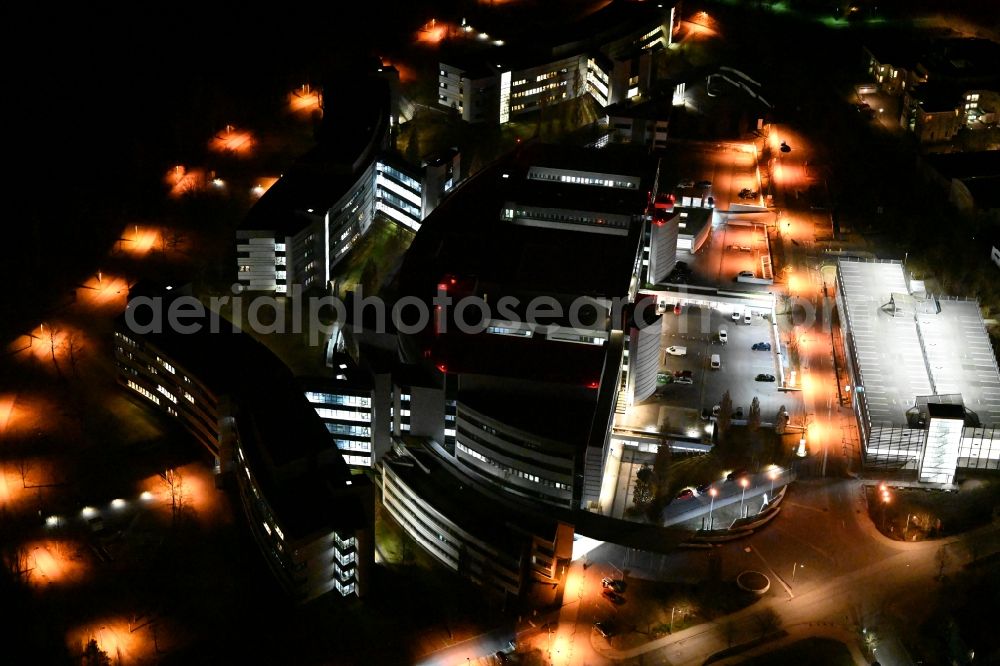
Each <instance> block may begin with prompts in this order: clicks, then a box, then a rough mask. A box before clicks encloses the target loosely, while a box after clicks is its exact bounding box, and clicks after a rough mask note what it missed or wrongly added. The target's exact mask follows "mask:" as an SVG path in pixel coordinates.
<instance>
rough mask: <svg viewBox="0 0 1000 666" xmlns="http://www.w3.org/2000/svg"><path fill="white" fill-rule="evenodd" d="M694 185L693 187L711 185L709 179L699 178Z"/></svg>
mask: <svg viewBox="0 0 1000 666" xmlns="http://www.w3.org/2000/svg"><path fill="white" fill-rule="evenodd" d="M694 185H695V187H712V181H710V180H699V181H698V182H697V183H695V184H694Z"/></svg>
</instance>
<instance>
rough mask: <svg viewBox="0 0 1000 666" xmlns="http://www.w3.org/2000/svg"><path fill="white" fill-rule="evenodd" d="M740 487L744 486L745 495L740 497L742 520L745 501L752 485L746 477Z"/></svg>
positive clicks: (741, 481) (741, 480)
mask: <svg viewBox="0 0 1000 666" xmlns="http://www.w3.org/2000/svg"><path fill="white" fill-rule="evenodd" d="M740 485H741V486H743V494H742V495H740V518H742V517H743V500H745V499H746V497H747V486H749V485H750V481H749V480H748V479H747V478H746V477H744V478H742V479H740Z"/></svg>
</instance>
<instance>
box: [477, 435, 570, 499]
mask: <svg viewBox="0 0 1000 666" xmlns="http://www.w3.org/2000/svg"><path fill="white" fill-rule="evenodd" d="M457 446H458V450H459V451H461V452H463V453H465V454H466V455H468V456H471V457H473V458H475V459H476V460H480V461H482V462H484V463H486V464H487V465H491V466H493V467H496V468H497V469H499V470H500V471H502V472H507V473H509V474H513V475H514V476H518V477H520V478H522V479H525V480H527V481H531V482H532V483H537V484H539V485H542V486H548V487H549V488H555V489H557V490H569V485H568V484H565V483H560V482H559V481H552V480H550V479H543V478H542V477H540V476H538V475H537V474H530V473H528V472H525V471H522V470H519V469H516V468H514V467H510V466H508V465H504V464H503V463H501V462H498V461H496V460H493V459H492V458H490V457H488V456H484V455H483V454H482V453H480V452H479V451H476V450H474V449H470V448H469V447H467V446H466V445H464V444H462V443H461V442H458V444H457Z"/></svg>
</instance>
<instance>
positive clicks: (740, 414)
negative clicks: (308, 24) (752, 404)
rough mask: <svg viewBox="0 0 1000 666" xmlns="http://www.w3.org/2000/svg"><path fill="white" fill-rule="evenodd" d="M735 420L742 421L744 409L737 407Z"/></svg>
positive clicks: (734, 413) (734, 414) (734, 415)
mask: <svg viewBox="0 0 1000 666" xmlns="http://www.w3.org/2000/svg"><path fill="white" fill-rule="evenodd" d="M733 418H734V419H742V418H743V408H742V407H737V408H736V411H735V412H733Z"/></svg>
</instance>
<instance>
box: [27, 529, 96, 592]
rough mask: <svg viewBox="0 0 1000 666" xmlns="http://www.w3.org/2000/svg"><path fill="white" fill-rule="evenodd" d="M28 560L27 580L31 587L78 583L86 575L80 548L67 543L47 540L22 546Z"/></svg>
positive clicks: (81, 548) (82, 551)
mask: <svg viewBox="0 0 1000 666" xmlns="http://www.w3.org/2000/svg"><path fill="white" fill-rule="evenodd" d="M24 552H25V554H26V555H27V558H28V562H27V564H28V568H29V569H30V572H29V580H30V581H31V583H32V584H33V585H51V584H54V583H55V584H68V583H76V582H79V581H80V580H81V579H82V578H83V577H84V574H85V573H86V569H87V567H86V562H85V559H84V555H83V553H84V552H85V551H84V550H83V547H82V546H78V545H77V544H74V543H72V542H69V541H60V540H56V539H49V540H46V541H34V542H30V543H27V544H25V545H24Z"/></svg>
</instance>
